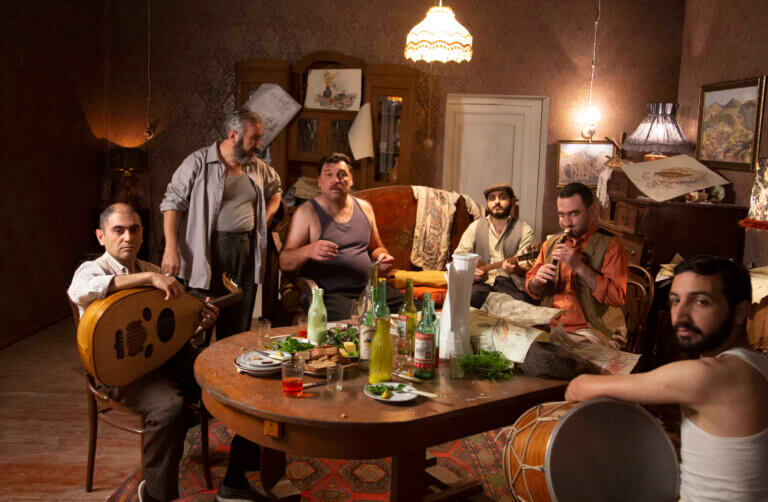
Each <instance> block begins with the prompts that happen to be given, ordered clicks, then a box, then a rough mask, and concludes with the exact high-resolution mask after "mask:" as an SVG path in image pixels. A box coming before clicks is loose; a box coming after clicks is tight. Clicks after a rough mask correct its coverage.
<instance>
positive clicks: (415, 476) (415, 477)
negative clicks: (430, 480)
mask: <svg viewBox="0 0 768 502" xmlns="http://www.w3.org/2000/svg"><path fill="white" fill-rule="evenodd" d="M425 467H426V457H425V454H424V452H423V451H416V452H408V453H403V454H402V455H398V456H394V457H392V482H391V488H390V500H391V501H392V502H409V501H412V500H413V501H416V500H423V499H424V489H425V485H424V479H425V477H424V468H425Z"/></svg>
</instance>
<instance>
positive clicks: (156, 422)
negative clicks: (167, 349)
mask: <svg viewBox="0 0 768 502" xmlns="http://www.w3.org/2000/svg"><path fill="white" fill-rule="evenodd" d="M188 349H189V346H186V347H185V348H184V349H182V350H181V351H180V352H179V353H178V354H177V355H176V356H174V357H173V358H171V359H170V360H169V361H168V362H167V363H165V364H164V365H163V366H161V367H160V368H158V369H156V370H154V371H151V372H149V373H147V374H146V375H144V376H142V377H141V378H139V379H137V380H135V381H134V382H131V383H130V384H128V385H124V386H122V387H106V386H105V387H103V389H104V391H105V392H107V393H108V394H109V395H110V396H111V397H112V398H113V399H115V400H116V401H120V402H122V403H124V404H125V405H126V406H128V407H129V408H131V409H132V410H135V411H136V412H138V413H141V414H143V415H145V417H146V418H145V422H144V444H143V445H142V456H143V459H144V464H143V465H142V475H143V477H144V480H145V481H146V483H147V491H148V492H149V494H150V495H151V496H152V497H154V498H156V499H159V500H171V499H175V498H178V497H179V461H180V460H181V456H182V454H183V453H184V438H185V437H186V436H187V428H188V427H189V426H191V425H192V422H193V419H194V416H193V415H192V414H191V413H188V412H187V410H186V409H185V407H184V401H185V399H186V400H190V399H193V398H195V397H196V396H198V397H199V392H200V390H199V389H200V388H199V387H197V385H196V384H195V379H194V377H193V374H192V364H191V362H192V361H193V357H191V354H189V353H187V350H188Z"/></svg>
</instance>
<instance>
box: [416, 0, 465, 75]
mask: <svg viewBox="0 0 768 502" xmlns="http://www.w3.org/2000/svg"><path fill="white" fill-rule="evenodd" d="M405 58H406V59H410V60H411V61H426V62H428V63H431V62H432V61H440V62H441V63H447V62H448V61H455V62H457V63H461V62H462V61H469V60H470V59H472V35H470V34H469V31H467V29H466V28H465V27H463V26H462V25H461V24H460V23H459V22H458V21H456V16H454V14H453V10H451V8H450V7H443V1H442V0H440V5H439V6H434V7H432V8H430V9H429V11H427V17H425V18H424V20H423V21H422V22H420V23H419V24H417V25H416V26H414V27H413V28H412V29H411V31H410V32H409V33H408V36H407V37H406V43H405Z"/></svg>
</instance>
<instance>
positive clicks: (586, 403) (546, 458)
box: [544, 397, 680, 502]
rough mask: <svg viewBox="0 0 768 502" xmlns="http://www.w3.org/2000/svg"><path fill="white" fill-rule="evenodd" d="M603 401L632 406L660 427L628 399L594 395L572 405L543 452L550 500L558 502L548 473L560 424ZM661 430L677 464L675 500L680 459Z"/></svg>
mask: <svg viewBox="0 0 768 502" xmlns="http://www.w3.org/2000/svg"><path fill="white" fill-rule="evenodd" d="M604 402H613V403H618V404H620V405H622V406H629V407H632V408H636V409H639V410H640V412H641V413H643V414H645V416H647V417H648V418H650V419H651V420H653V421H654V422H656V423H657V424H658V425H659V427H661V424H659V423H658V420H657V419H656V417H654V416H653V415H651V414H650V413H649V412H648V410H646V409H645V408H643V407H642V406H640V405H639V404H637V403H630V402H628V401H620V400H618V399H613V398H610V397H595V398H592V399H588V400H587V401H583V402H581V403H579V405H577V406H574V407H573V408H571V409H570V410H568V411H567V412H566V413H565V414H564V415H563V416H562V417H560V420H558V421H557V423H556V424H555V427H554V428H553V429H552V434H550V436H549V441H547V450H546V452H545V454H544V478H545V479H546V481H547V490H549V497H550V498H551V499H552V502H558V500H557V494H556V493H555V490H554V487H553V486H552V476H551V475H550V473H551V472H552V468H551V465H550V463H551V459H552V445H553V444H554V442H555V439H557V435H558V433H559V432H560V430H561V429H562V425H563V424H564V423H565V422H566V421H567V419H568V417H569V416H570V415H571V414H573V413H574V412H575V411H576V410H578V409H579V408H583V407H588V406H593V405H595V404H600V403H604ZM662 432H664V434H663V435H664V439H665V441H664V443H665V444H666V445H667V447H668V448H669V449H670V450H671V451H672V456H673V457H674V459H675V466H677V468H676V469H675V480H674V481H675V483H674V487H675V496H674V499H673V500H677V499H678V498H679V497H680V459H679V458H678V457H677V451H675V447H674V445H673V444H672V440H671V439H669V435H668V434H667V433H666V431H664V429H663V427H662Z"/></svg>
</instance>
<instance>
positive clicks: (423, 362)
mask: <svg viewBox="0 0 768 502" xmlns="http://www.w3.org/2000/svg"><path fill="white" fill-rule="evenodd" d="M414 337H415V338H416V343H415V344H414V345H415V346H414V349H413V366H414V367H416V368H420V369H427V368H432V367H433V366H434V365H435V334H434V333H419V332H418V331H417V332H416V333H415V334H414Z"/></svg>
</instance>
